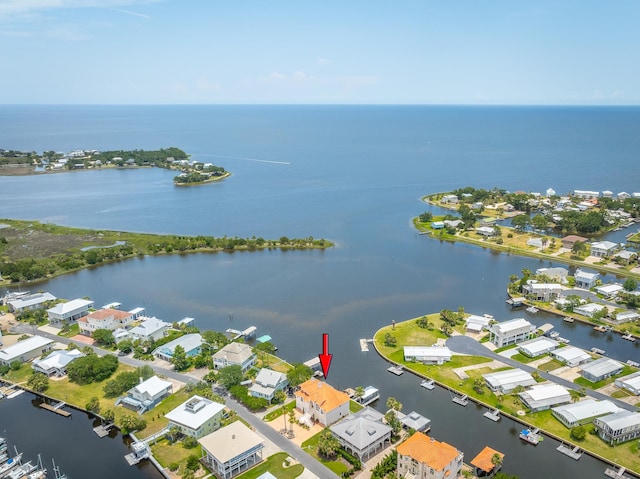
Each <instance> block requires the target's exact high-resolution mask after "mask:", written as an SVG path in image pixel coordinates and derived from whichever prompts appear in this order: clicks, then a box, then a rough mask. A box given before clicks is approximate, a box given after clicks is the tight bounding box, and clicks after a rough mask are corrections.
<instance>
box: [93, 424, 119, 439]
mask: <svg viewBox="0 0 640 479" xmlns="http://www.w3.org/2000/svg"><path fill="white" fill-rule="evenodd" d="M113 426H114V424H107V425H106V426H103V425H102V424H101V425H100V426H98V427H94V428H93V432H95V433H96V434H97V435H98V437H100V438H103V437H106V436H108V435H109V431H110V430H111V428H112V427H113Z"/></svg>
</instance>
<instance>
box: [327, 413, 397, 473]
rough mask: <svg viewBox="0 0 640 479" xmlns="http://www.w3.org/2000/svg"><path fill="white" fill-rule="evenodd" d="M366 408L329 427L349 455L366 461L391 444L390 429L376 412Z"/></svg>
mask: <svg viewBox="0 0 640 479" xmlns="http://www.w3.org/2000/svg"><path fill="white" fill-rule="evenodd" d="M372 411H374V410H373V409H371V408H369V407H366V408H364V409H362V410H361V411H358V412H357V413H355V414H351V415H350V416H347V417H346V418H344V419H342V420H341V421H340V422H338V423H336V424H334V425H333V426H330V428H329V429H330V431H331V434H333V436H334V437H335V438H336V439H337V440H338V442H340V445H341V446H342V447H343V448H344V449H345V450H346V451H347V452H349V453H350V454H352V455H354V456H356V457H357V458H358V459H360V460H361V461H366V460H367V459H369V458H370V457H371V456H373V455H375V454H377V453H378V452H379V451H381V450H382V449H384V448H385V447H386V446H387V445H388V444H391V427H390V426H388V425H387V424H385V423H383V422H382V417H381V416H382V415H381V414H380V413H379V412H378V411H374V412H372Z"/></svg>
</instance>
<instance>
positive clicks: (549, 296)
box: [522, 280, 562, 303]
mask: <svg viewBox="0 0 640 479" xmlns="http://www.w3.org/2000/svg"><path fill="white" fill-rule="evenodd" d="M522 290H523V292H524V293H525V294H526V296H527V297H528V298H530V299H533V300H535V301H544V302H546V303H550V302H551V301H553V300H554V299H556V298H557V297H558V296H560V294H562V285H560V284H557V283H537V282H535V281H534V280H529V281H528V282H527V284H525V285H523V286H522Z"/></svg>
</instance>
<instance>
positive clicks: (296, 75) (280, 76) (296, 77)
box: [260, 70, 313, 83]
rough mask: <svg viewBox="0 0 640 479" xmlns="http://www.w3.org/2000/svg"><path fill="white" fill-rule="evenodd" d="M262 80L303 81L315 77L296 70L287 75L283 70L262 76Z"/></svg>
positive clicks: (273, 81) (274, 81)
mask: <svg viewBox="0 0 640 479" xmlns="http://www.w3.org/2000/svg"><path fill="white" fill-rule="evenodd" d="M260 80H261V81H266V82H272V83H276V82H279V83H290V82H295V83H302V82H307V81H311V80H313V77H312V76H311V75H309V74H307V73H305V72H303V71H299V70H297V71H295V72H293V73H292V74H291V75H286V74H284V73H281V72H272V73H270V74H269V75H267V76H266V77H262V78H260Z"/></svg>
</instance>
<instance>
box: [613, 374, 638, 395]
mask: <svg viewBox="0 0 640 479" xmlns="http://www.w3.org/2000/svg"><path fill="white" fill-rule="evenodd" d="M615 384H616V386H618V387H619V388H621V389H626V390H627V391H629V392H630V393H631V394H635V395H636V396H638V395H640V371H638V372H635V373H633V374H628V375H626V376H622V377H621V378H618V379H616V381H615Z"/></svg>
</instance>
